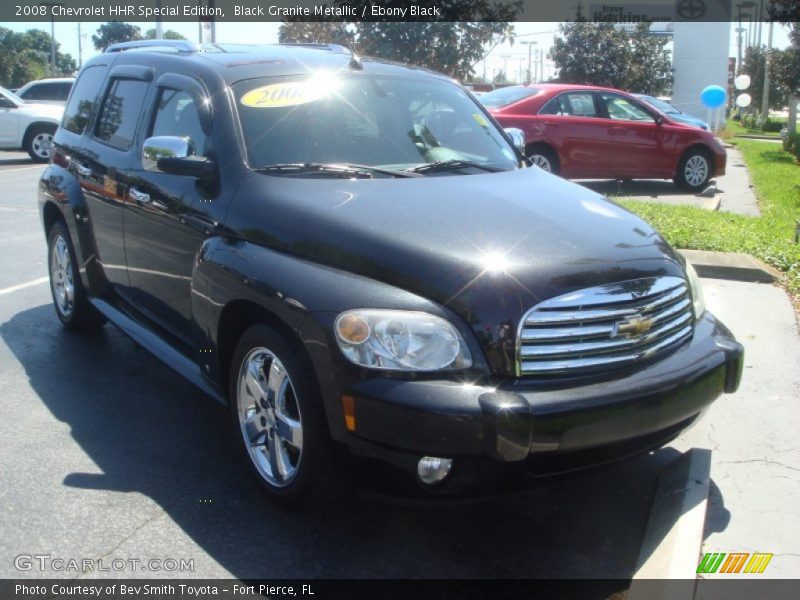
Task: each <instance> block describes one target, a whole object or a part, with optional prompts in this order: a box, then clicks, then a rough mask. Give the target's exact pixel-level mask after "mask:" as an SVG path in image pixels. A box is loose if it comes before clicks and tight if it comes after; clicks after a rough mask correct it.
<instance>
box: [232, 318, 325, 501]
mask: <svg viewBox="0 0 800 600" xmlns="http://www.w3.org/2000/svg"><path fill="white" fill-rule="evenodd" d="M229 387H230V389H229V398H230V404H231V417H232V420H233V429H234V436H235V438H236V444H237V446H239V449H240V450H241V453H242V455H243V457H244V458H245V459H246V460H247V462H248V464H249V466H250V469H251V471H252V472H253V474H254V475H255V476H256V479H257V480H258V482H259V484H260V485H261V487H262V489H263V490H264V492H265V493H266V494H267V495H268V496H269V497H270V498H271V499H273V500H277V501H279V502H283V503H287V504H299V503H301V502H303V501H318V500H321V499H323V498H325V497H328V496H329V495H330V492H331V490H334V489H336V488H337V487H338V485H334V484H338V483H339V482H337V481H335V479H336V477H335V473H336V469H335V465H333V464H332V463H333V461H332V454H333V453H332V451H331V441H330V437H329V434H328V428H327V421H326V417H325V413H324V409H323V406H322V399H321V398H320V394H319V390H318V389H317V385H316V381H315V379H314V376H313V371H312V367H311V364H310V362H309V360H308V358H307V357H306V356H305V355H304V354H303V353H302V352H300V351H298V350H296V349H295V348H294V347H293V345H292V344H291V343H290V342H289V341H288V340H287V339H286V338H285V337H284V336H283V335H282V334H281V333H280V332H279V331H277V330H275V329H273V328H272V327H269V326H267V325H255V326H253V327H251V328H250V329H248V330H247V331H246V332H245V333H244V334H243V335H242V337H241V339H240V341H239V344H238V345H237V348H236V351H235V353H234V357H233V362H232V367H231V378H230V384H229Z"/></svg>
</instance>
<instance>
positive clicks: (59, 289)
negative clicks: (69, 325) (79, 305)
mask: <svg viewBox="0 0 800 600" xmlns="http://www.w3.org/2000/svg"><path fill="white" fill-rule="evenodd" d="M50 285H51V286H52V287H53V298H54V299H55V301H56V308H57V309H58V312H59V313H61V316H63V317H64V318H66V319H68V318H69V317H71V316H72V312H73V311H74V310H75V280H74V279H73V273H72V260H70V255H69V246H67V241H66V240H65V239H64V238H63V237H61V236H60V235H57V236H56V238H55V240H54V241H53V249H52V251H51V253H50Z"/></svg>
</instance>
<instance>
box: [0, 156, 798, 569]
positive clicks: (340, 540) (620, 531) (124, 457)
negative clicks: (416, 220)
mask: <svg viewBox="0 0 800 600" xmlns="http://www.w3.org/2000/svg"><path fill="white" fill-rule="evenodd" d="M13 159H14V155H5V156H0V190H2V195H0V249H1V250H2V252H3V254H2V256H3V258H4V261H3V269H2V271H0V403H2V408H1V409H0V410H1V411H2V415H3V419H2V420H0V445H2V448H3V452H2V453H0V505H2V506H3V507H4V510H3V511H2V513H1V514H0V577H43V576H48V577H70V578H74V577H76V576H78V575H79V574H77V573H74V572H64V571H45V572H42V571H40V570H38V569H33V570H29V571H20V570H18V569H17V568H16V567H15V557H17V556H19V555H21V554H48V555H50V556H51V557H61V558H67V559H68V558H77V559H82V558H90V559H95V560H96V559H100V558H103V559H104V560H105V561H107V562H110V561H111V560H112V559H115V558H121V559H123V560H125V561H128V562H126V565H125V568H124V569H123V570H122V571H119V572H117V571H110V572H102V573H98V572H96V571H95V572H91V573H87V574H85V575H84V576H88V577H93V576H126V575H127V576H138V577H158V576H164V575H165V573H164V572H163V571H142V570H141V567H139V568H138V569H136V568H133V567H131V563H130V560H131V559H139V560H148V559H152V558H156V559H165V558H174V559H179V560H180V559H186V560H192V561H193V567H194V569H193V571H185V572H169V573H166V575H168V576H178V577H181V576H182V577H204V578H213V577H229V576H233V577H237V578H257V577H263V578H277V577H296V578H313V577H364V578H371V577H384V578H393V577H398V578H403V577H415V578H416V577H422V578H456V577H458V578H461V577H476V578H483V577H498V578H506V577H560V578H574V577H608V578H627V577H630V576H631V574H632V573H633V571H634V568H635V564H636V560H637V557H638V553H639V546H640V542H641V539H642V535H643V529H644V527H645V525H646V523H647V520H648V515H649V509H650V504H651V501H652V497H653V493H654V491H655V487H656V484H657V480H658V474H659V469H660V468H661V467H662V466H663V465H665V464H667V463H668V462H669V461H670V460H672V459H673V458H675V457H676V456H678V455H679V450H681V451H682V450H683V449H685V447H687V446H690V445H701V446H703V447H714V448H715V449H714V452H715V453H717V452H719V453H720V454H722V453H723V452H727V451H728V450H727V448H728V445H735V446H736V447H737V448H739V450H737V451H736V452H738V453H743V454H745V455H746V454H747V451H748V450H747V448H748V444H749V440H750V439H752V438H758V439H763V438H764V437H765V436H766V438H767V439H768V440H770V441H769V443H768V446H769V444H771V446H769V447H770V448H772V450H774V451H775V452H778V451H785V452H787V453H790V451H791V448H794V449H795V451H794V454H791V456H794V457H796V456H797V451H796V448H797V447H798V446H797V444H796V441H797V433H796V432H797V431H798V428H797V419H798V417H797V411H796V410H794V413H792V414H789V413H788V412H786V411H783V412H779V417H780V418H781V419H782V420H783V421H784V422H783V424H781V425H780V427H779V428H778V433H773V431H772V428H774V427H776V426H777V425H776V424H775V423H772V421H771V420H770V417H769V416H768V415H766V414H764V413H766V412H767V411H764V410H762V409H763V407H764V406H770V407H774V406H781V405H783V404H784V403H786V405H787V406H789V403H790V402H792V401H793V400H794V401H795V402H796V400H797V398H798V397H799V396H800V394H797V393H795V395H794V396H791V395H790V394H791V393H792V390H794V392H798V390H800V386H798V384H797V379H798V376H799V374H800V369H798V368H797V366H798V364H800V363H798V362H796V361H797V354H796V353H797V341H798V340H797V330H796V328H795V323H794V320H793V318H794V317H793V314H792V313H791V311H789V313H788V314H786V311H784V310H774V306H773V305H772V304H771V303H777V304H776V306H782V305H781V304H780V303H785V302H786V300H785V295H784V296H781V294H783V292H781V291H780V290H779V289H776V288H771V287H769V288H767V286H761V287H759V286H757V285H756V286H754V285H753V284H743V283H737V284H735V285H734V284H731V282H723V283H721V284H717V283H712V289H714V288H713V286H717V288H716V289H718V290H721V291H718V292H714V293H713V298H714V301H713V302H714V305H713V308H714V310H715V311H718V312H719V314H720V315H721V316H722V317H723V319H724V320H726V321H728V324H729V325H730V326H731V328H732V329H733V331H734V333H736V334H737V335H738V336H740V339H741V338H747V337H748V336H750V335H751V332H752V331H758V332H759V334H758V335H755V334H752V335H754V337H753V339H749V338H748V339H744V340H743V341H744V343H745V344H746V345H747V346H748V364H747V366H748V369H747V372H746V374H745V384H744V386H743V389H742V391H741V392H739V394H738V395H737V396H734V397H726V398H722V399H721V400H720V401H719V402H718V403H717V404H716V405H715V407H714V409H712V411H711V416H712V417H713V416H714V415H715V414H716V415H717V416H716V417H714V419H712V420H711V421H709V420H708V418H707V419H706V421H704V422H703V423H702V424H701V425H699V426H697V427H696V428H695V429H693V430H691V431H690V432H688V433H687V434H686V435H685V436H682V437H681V438H679V440H677V441H676V443H675V444H674V445H673V446H670V447H667V448H664V449H661V450H659V451H657V452H654V453H651V454H649V455H647V456H643V457H641V458H640V459H637V460H635V461H632V462H629V463H625V464H622V465H618V466H615V467H613V468H609V469H606V470H603V471H598V472H594V473H591V474H588V475H584V476H582V477H581V478H577V479H571V480H565V481H561V482H559V483H556V484H554V485H552V486H550V487H547V488H541V489H537V490H533V491H528V492H524V493H519V494H515V495H511V496H505V497H500V498H492V499H485V500H481V501H476V502H471V503H465V504H459V505H455V506H452V505H449V506H422V507H420V506H414V507H410V506H405V505H402V504H398V503H395V502H390V501H388V500H385V499H375V498H373V497H371V496H368V495H365V494H355V495H353V496H350V497H348V498H345V499H343V500H342V501H339V502H336V503H333V504H330V505H327V506H322V507H317V508H314V509H309V510H306V511H288V510H285V509H280V508H277V507H275V506H274V505H272V504H270V503H268V502H267V501H266V500H265V499H264V498H263V497H262V496H261V494H260V493H259V491H258V489H257V487H256V485H255V483H254V482H253V481H252V480H251V479H250V477H249V475H248V473H247V472H246V470H245V468H244V466H243V465H241V464H240V463H239V461H238V459H237V458H236V457H235V455H234V452H233V450H232V445H231V444H230V442H229V439H228V434H227V416H226V409H225V408H224V407H222V406H220V405H218V404H216V403H215V402H214V401H213V400H211V399H209V398H207V397H206V396H204V395H203V394H202V393H201V392H199V391H198V390H196V389H195V388H194V387H192V386H191V385H190V384H188V383H186V382H185V381H183V380H182V379H180V378H179V377H178V376H177V375H175V374H173V372H172V371H171V370H169V369H168V368H167V367H165V366H163V365H162V364H161V363H159V362H158V361H157V360H156V359H155V358H153V357H152V356H150V355H149V354H148V353H147V352H146V351H144V350H143V349H141V348H139V347H137V346H136V345H135V344H134V343H133V342H131V341H130V340H129V339H128V338H126V337H125V336H124V335H122V334H121V333H120V332H119V331H117V330H116V329H115V328H113V327H111V326H106V327H104V328H103V331H102V332H101V333H99V334H96V335H92V336H88V337H86V336H79V335H72V334H69V333H67V332H65V331H64V330H63V329H62V328H61V327H60V325H59V323H58V320H57V318H56V316H55V314H54V311H53V308H52V306H51V303H50V302H51V300H50V293H49V287H48V285H47V284H46V283H45V282H44V280H43V278H44V277H45V276H46V267H45V256H46V247H45V242H44V236H43V234H42V231H41V226H40V224H39V220H38V213H37V210H36V181H37V177H38V175H39V173H40V172H41V170H42V167H31V165H30V164H29V163H25V162H24V161H20V162H10V160H13ZM765 289H769V290H771V291H770V292H769V293H768V294H766V295H763V296H762V295H759V294H761V292H762V291H764V290H765ZM753 290H756V291H753ZM754 294H755V295H754ZM761 302H766V304H764V305H760V306H758V309H757V310H755V305H754V304H753V303H756V304H758V303H761ZM745 309H746V311H747V312H744V311H745ZM761 313H768V314H769V315H770V318H771V319H773V320H771V321H770V328H769V329H767V330H766V332H765V333H764V334H763V335H762V334H761V333H760V332H761V331H762V330H761V329H760V324H759V323H760V322H758V321H753V319H755V318H758V315H759V314H761ZM778 330H782V331H785V332H786V333H785V334H784V335H783V336H782V337H780V338H779V339H780V342H776V337H775V336H774V335H772V334H773V333H775V332H777V331H778ZM792 335H794V338H792V337H791V336H792ZM776 343H780V346H779V347H776V346H775V344H776ZM788 343H794V344H795V350H794V351H793V352H794V353H795V354H792V351H791V350H790V349H788V348H786V347H784V344H788ZM785 357H789V358H788V359H787V358H785ZM792 357H794V358H792ZM786 360H789V362H785V361H786ZM792 360H794V361H795V362H794V363H792V362H791V361H792ZM792 368H793V369H794V373H791V372H790V370H791V369H792ZM779 373H780V375H779ZM777 377H781V378H783V381H782V382H778V381H776V378H777ZM792 386H794V387H792ZM731 398H733V400H731ZM765 403H767V404H765ZM791 406H793V407H796V404H794V405H791ZM787 410H788V409H787ZM726 411H732V412H731V413H730V414H729V413H727V412H726ZM740 411H744V412H743V413H741V414H740ZM720 415H721V416H720ZM754 415H755V417H757V418H756V419H755V420H754V419H753V416H754ZM754 424H757V426H754ZM703 427H706V428H707V429H702V428H703ZM792 427H793V429H792ZM709 431H710V432H712V433H711V436H712V437H713V440H716V446H718V447H716V446H714V444H713V443H712V441H710V439H711V438H709V435H708V432H709ZM688 436H692V437H688ZM723 440H724V442H723ZM791 441H793V442H794V443H795V445H794V446H790V445H786V444H789V442H791ZM723 443H724V444H725V446H723ZM768 446H764V447H763V448H761V447H759V452H760V451H761V450H763V451H764V453H766V452H767V447H768ZM764 453H760V454H758V456H755V455H753V456H752V457H751V458H753V459H758V460H763V461H770V460H772V459H771V457H770V456H768V455H766V454H764ZM726 456H729V458H730V457H731V456H732V455H726ZM733 460H740V464H737V465H736V466H733V465H732V466H731V467H730V469H728V470H725V471H717V470H716V469H717V468H718V467H717V466H716V463H715V466H714V467H713V468H712V482H711V490H712V491H711V493H712V498H713V502H715V506H714V511H713V519H711V520H710V522H709V523H710V526H707V532H706V536H707V542H709V543H712V542H713V543H714V544H717V543H719V544H723V542H724V543H727V540H726V538H725V537H723V534H725V532H726V531H728V529H729V528H733V527H736V526H737V524H738V523H739V522H748V523H751V524H752V525H755V524H757V521H753V519H758V517H756V516H750V517H747V519H745V518H744V516H743V515H740V514H739V508H738V505H737V508H732V507H731V506H730V505H729V502H730V500H731V498H733V497H738V498H746V497H747V495H748V492H747V490H749V489H750V487H751V486H761V490H760V491H757V492H756V491H754V492H753V493H759V494H768V495H772V494H773V492H772V490H771V488H769V487H764V486H766V485H770V486H771V485H773V484H774V485H775V486H777V487H776V490H777V494H778V495H779V496H780V499H778V497H777V496H776V498H775V499H774V505H770V509H771V510H775V511H777V512H776V513H775V515H774V517H771V518H770V520H769V521H767V523H769V525H768V527H773V526H774V527H775V529H776V530H781V531H784V530H785V531H790V530H791V528H792V527H793V528H794V531H797V526H796V525H797V517H796V516H793V515H792V514H785V510H786V506H787V503H788V501H789V499H790V498H786V497H785V494H787V493H789V492H792V493H794V494H795V495H796V492H797V488H796V484H797V480H796V479H793V478H792V473H791V472H789V471H784V470H778V467H774V466H770V465H768V464H763V463H762V464H759V463H758V462H755V461H752V462H750V459H749V458H741V457H739V456H738V455H737V456H736V457H735V458H734V459H733ZM783 462H785V460H784V461H783ZM786 464H787V465H789V466H790V467H792V465H794V466H795V467H796V466H798V465H797V463H796V462H786ZM792 468H793V467H792ZM715 473H718V475H715ZM794 474H795V475H796V473H794ZM780 477H785V480H782V479H780ZM735 488H738V489H740V490H741V491H742V493H741V494H734V493H733V492H732V491H731V490H732V489H735ZM751 500H752V499H751ZM749 502H750V500H748V503H747V504H746V505H745V504H742V508H743V510H744V509H748V510H749V508H750V504H749ZM740 519H745V520H744V521H740ZM780 519H782V520H783V521H780ZM780 522H783V523H785V525H779V523H780ZM765 529H766V527H765ZM740 533H741V532H740ZM758 533H759V532H758V530H757V529H754V530H750V529H749V528H748V533H747V535H752V536H755V537H756V539H753V540H752V544H755V545H757V546H758V545H759V544H760V540H759V539H757V534H758ZM761 533H763V534H764V535H765V536H766V535H767V532H766V531H763V532H761ZM742 535H744V534H741V535H740V536H739V537H731V538H730V539H731V540H734V541H736V542H737V543H738V540H739V539H740V538H742ZM772 535H777V536H780V535H783V536H788V533H784V534H781V533H779V532H775V531H771V532H769V536H772ZM731 536H733V534H731ZM771 540H772V538H771V537H770V538H769V541H770V543H772V542H771ZM723 545H724V544H723ZM759 547H760V548H762V551H771V550H770V549H768V548H765V547H764V546H759ZM785 547H787V548H789V549H790V550H791V551H792V552H798V551H797V550H796V549H792V547H791V544H789V543H788V542H787V544H786V545H785ZM738 550H740V548H739V547H737V548H728V551H738ZM790 554H791V552H790ZM798 554H800V552H798ZM798 554H795V556H797V555H798ZM792 560H794V562H791V561H792ZM778 563H780V564H782V565H784V567H785V568H786V569H787V570H786V571H783V572H784V573H793V574H794V576H797V575H798V574H800V568H799V567H800V565H799V564H798V561H797V559H796V558H795V559H792V557H791V556H787V557H786V562H783V559H780V557H776V559H775V561H774V562H773V564H775V565H777V564H778ZM771 568H772V567H771Z"/></svg>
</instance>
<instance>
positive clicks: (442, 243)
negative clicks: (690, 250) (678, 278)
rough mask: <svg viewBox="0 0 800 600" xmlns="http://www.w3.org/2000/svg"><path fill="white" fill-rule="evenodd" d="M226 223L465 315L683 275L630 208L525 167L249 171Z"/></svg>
mask: <svg viewBox="0 0 800 600" xmlns="http://www.w3.org/2000/svg"><path fill="white" fill-rule="evenodd" d="M235 203H236V206H235V209H234V210H229V211H228V215H229V217H228V220H227V222H226V226H227V228H228V229H229V230H232V231H234V232H236V235H238V236H240V237H242V238H243V239H246V240H248V241H251V242H254V243H257V244H261V245H265V246H268V247H272V248H275V249H277V250H280V251H283V252H288V253H292V254H294V255H298V256H302V257H305V258H308V259H310V260H313V261H315V262H317V263H322V264H326V265H330V266H333V267H337V268H340V269H343V270H346V271H349V272H351V273H356V274H359V275H363V276H365V277H369V278H372V279H375V280H379V281H382V282H385V283H389V284H391V285H394V286H397V287H400V288H403V289H405V290H407V291H410V292H414V293H416V294H419V295H421V296H424V297H426V298H428V299H430V300H433V301H435V302H438V303H440V304H442V305H444V306H447V307H448V308H450V309H451V310H453V311H455V312H456V313H458V314H459V315H461V316H462V317H464V318H465V319H466V320H467V321H473V320H475V319H478V320H485V319H487V318H490V319H491V320H496V319H514V318H518V317H519V316H520V315H521V314H522V313H523V312H524V311H525V310H527V309H528V308H530V307H531V306H533V305H534V304H536V303H538V302H540V301H542V300H545V299H547V298H551V297H553V296H556V295H559V294H563V293H566V292H568V291H571V290H575V289H581V288H585V287H590V286H595V285H600V284H604V283H609V282H614V281H622V280H627V279H635V278H640V277H647V276H654V275H666V274H672V275H682V274H683V267H682V260H681V259H680V258H679V257H678V256H677V255H676V253H675V252H674V251H673V250H672V249H671V248H670V247H669V246H668V245H667V244H666V243H665V242H664V240H663V239H662V238H661V237H660V236H659V235H658V234H657V233H656V232H655V231H654V230H653V229H652V227H650V226H649V225H648V224H647V223H645V222H644V221H642V220H641V219H640V218H638V217H637V216H635V215H633V214H632V213H630V212H628V211H626V210H625V209H623V208H621V207H620V206H618V205H617V204H614V203H613V202H611V201H609V200H607V199H606V198H604V197H602V196H600V195H599V194H597V193H595V192H593V191H591V190H589V189H587V188H585V187H583V186H580V185H577V184H574V183H570V182H568V181H565V180H563V179H561V178H559V177H556V176H554V175H551V174H549V173H545V172H544V171H542V170H540V169H538V168H536V167H531V168H527V169H520V170H516V171H510V172H503V173H487V174H479V175H452V176H443V177H434V176H429V177H420V178H408V179H383V178H382V179H369V180H366V179H358V180H340V179H298V178H290V177H276V176H267V175H261V174H256V173H251V174H250V175H248V176H247V180H246V181H244V182H243V184H242V187H240V189H239V192H238V193H237V198H236V200H235Z"/></svg>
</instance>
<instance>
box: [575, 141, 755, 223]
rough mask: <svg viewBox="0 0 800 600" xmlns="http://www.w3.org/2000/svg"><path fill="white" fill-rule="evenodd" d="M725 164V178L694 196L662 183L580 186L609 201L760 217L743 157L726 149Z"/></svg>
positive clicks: (600, 182)
mask: <svg viewBox="0 0 800 600" xmlns="http://www.w3.org/2000/svg"><path fill="white" fill-rule="evenodd" d="M727 153H728V162H727V167H726V172H725V175H721V176H720V177H715V178H714V179H712V180H711V182H710V186H711V189H710V190H709V193H708V194H706V193H703V194H694V193H692V192H687V191H685V190H682V189H680V188H679V187H677V186H676V185H675V184H674V183H673V182H672V181H669V180H664V179H636V180H624V181H617V180H613V179H597V180H595V179H584V180H581V181H579V182H578V183H580V184H581V185H585V186H586V187H588V188H590V189H592V190H594V191H596V192H598V193H601V194H604V195H606V196H610V197H612V198H626V199H627V198H630V199H636V200H643V201H645V202H660V203H663V204H672V205H686V206H694V207H697V208H702V209H705V210H720V211H723V212H732V213H737V214H740V215H747V216H750V217H757V216H758V215H759V214H760V211H759V209H758V200H756V196H755V194H754V193H753V185H752V183H751V181H750V176H749V174H748V172H747V165H745V162H744V158H743V157H742V153H741V152H740V151H739V150H738V149H737V148H735V147H733V146H730V147H728V148H727Z"/></svg>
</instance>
